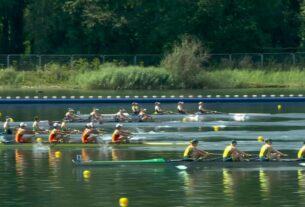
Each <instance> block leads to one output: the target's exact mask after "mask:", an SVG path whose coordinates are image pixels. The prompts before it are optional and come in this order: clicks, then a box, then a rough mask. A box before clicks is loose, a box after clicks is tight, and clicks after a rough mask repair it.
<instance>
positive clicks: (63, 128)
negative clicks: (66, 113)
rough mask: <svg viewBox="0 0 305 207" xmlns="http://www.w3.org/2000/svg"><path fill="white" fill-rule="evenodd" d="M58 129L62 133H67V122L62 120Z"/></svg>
mask: <svg viewBox="0 0 305 207" xmlns="http://www.w3.org/2000/svg"><path fill="white" fill-rule="evenodd" d="M60 129H61V131H63V132H68V131H70V129H69V128H68V126H67V121H66V120H62V122H61V123H60Z"/></svg>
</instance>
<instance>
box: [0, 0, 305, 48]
mask: <svg viewBox="0 0 305 207" xmlns="http://www.w3.org/2000/svg"><path fill="white" fill-rule="evenodd" d="M183 35H192V36H196V37H197V38H198V39H199V40H200V41H201V42H202V43H203V45H204V47H205V48H208V50H209V52H210V53H245V52H274V51H289V52H290V51H298V50H302V49H303V48H304V43H305V3H304V1H303V0H268V1H266V0H255V1H249V0H115V1H114V0H1V1H0V53H2V54H8V53H9V54H16V53H23V54H73V53H75V54H159V53H164V52H166V51H168V50H170V49H171V48H172V47H173V45H175V44H176V42H177V41H178V40H179V38H180V37H181V36H183Z"/></svg>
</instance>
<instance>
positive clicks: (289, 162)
mask: <svg viewBox="0 0 305 207" xmlns="http://www.w3.org/2000/svg"><path fill="white" fill-rule="evenodd" d="M154 160H155V161H154V162H145V160H119V161H111V160H100V161H92V160H89V161H77V160H72V162H73V163H74V165H76V166H118V165H126V166H128V165H140V166H142V165H154V166H155V165H160V166H167V165H169V166H173V167H177V168H178V169H180V168H181V169H189V168H193V169H194V168H198V167H199V168H209V169H210V168H279V167H285V168H286V167H304V166H305V161H301V160H296V159H285V160H281V161H259V160H252V161H244V162H224V161H222V160H202V161H185V160H164V159H154ZM182 166H184V167H182Z"/></svg>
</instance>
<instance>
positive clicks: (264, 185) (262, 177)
mask: <svg viewBox="0 0 305 207" xmlns="http://www.w3.org/2000/svg"><path fill="white" fill-rule="evenodd" d="M259 184H260V192H261V197H262V200H267V199H269V193H270V181H269V175H268V174H267V173H266V171H264V170H263V169H260V170H259Z"/></svg>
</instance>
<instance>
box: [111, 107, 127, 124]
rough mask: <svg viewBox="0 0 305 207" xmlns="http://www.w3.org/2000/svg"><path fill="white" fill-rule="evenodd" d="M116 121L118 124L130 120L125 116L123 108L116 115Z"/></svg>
mask: <svg viewBox="0 0 305 207" xmlns="http://www.w3.org/2000/svg"><path fill="white" fill-rule="evenodd" d="M114 120H115V121H116V122H125V121H127V120H129V118H128V116H127V115H126V114H125V109H123V108H121V109H120V110H119V111H118V113H116V114H115V116H114Z"/></svg>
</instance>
